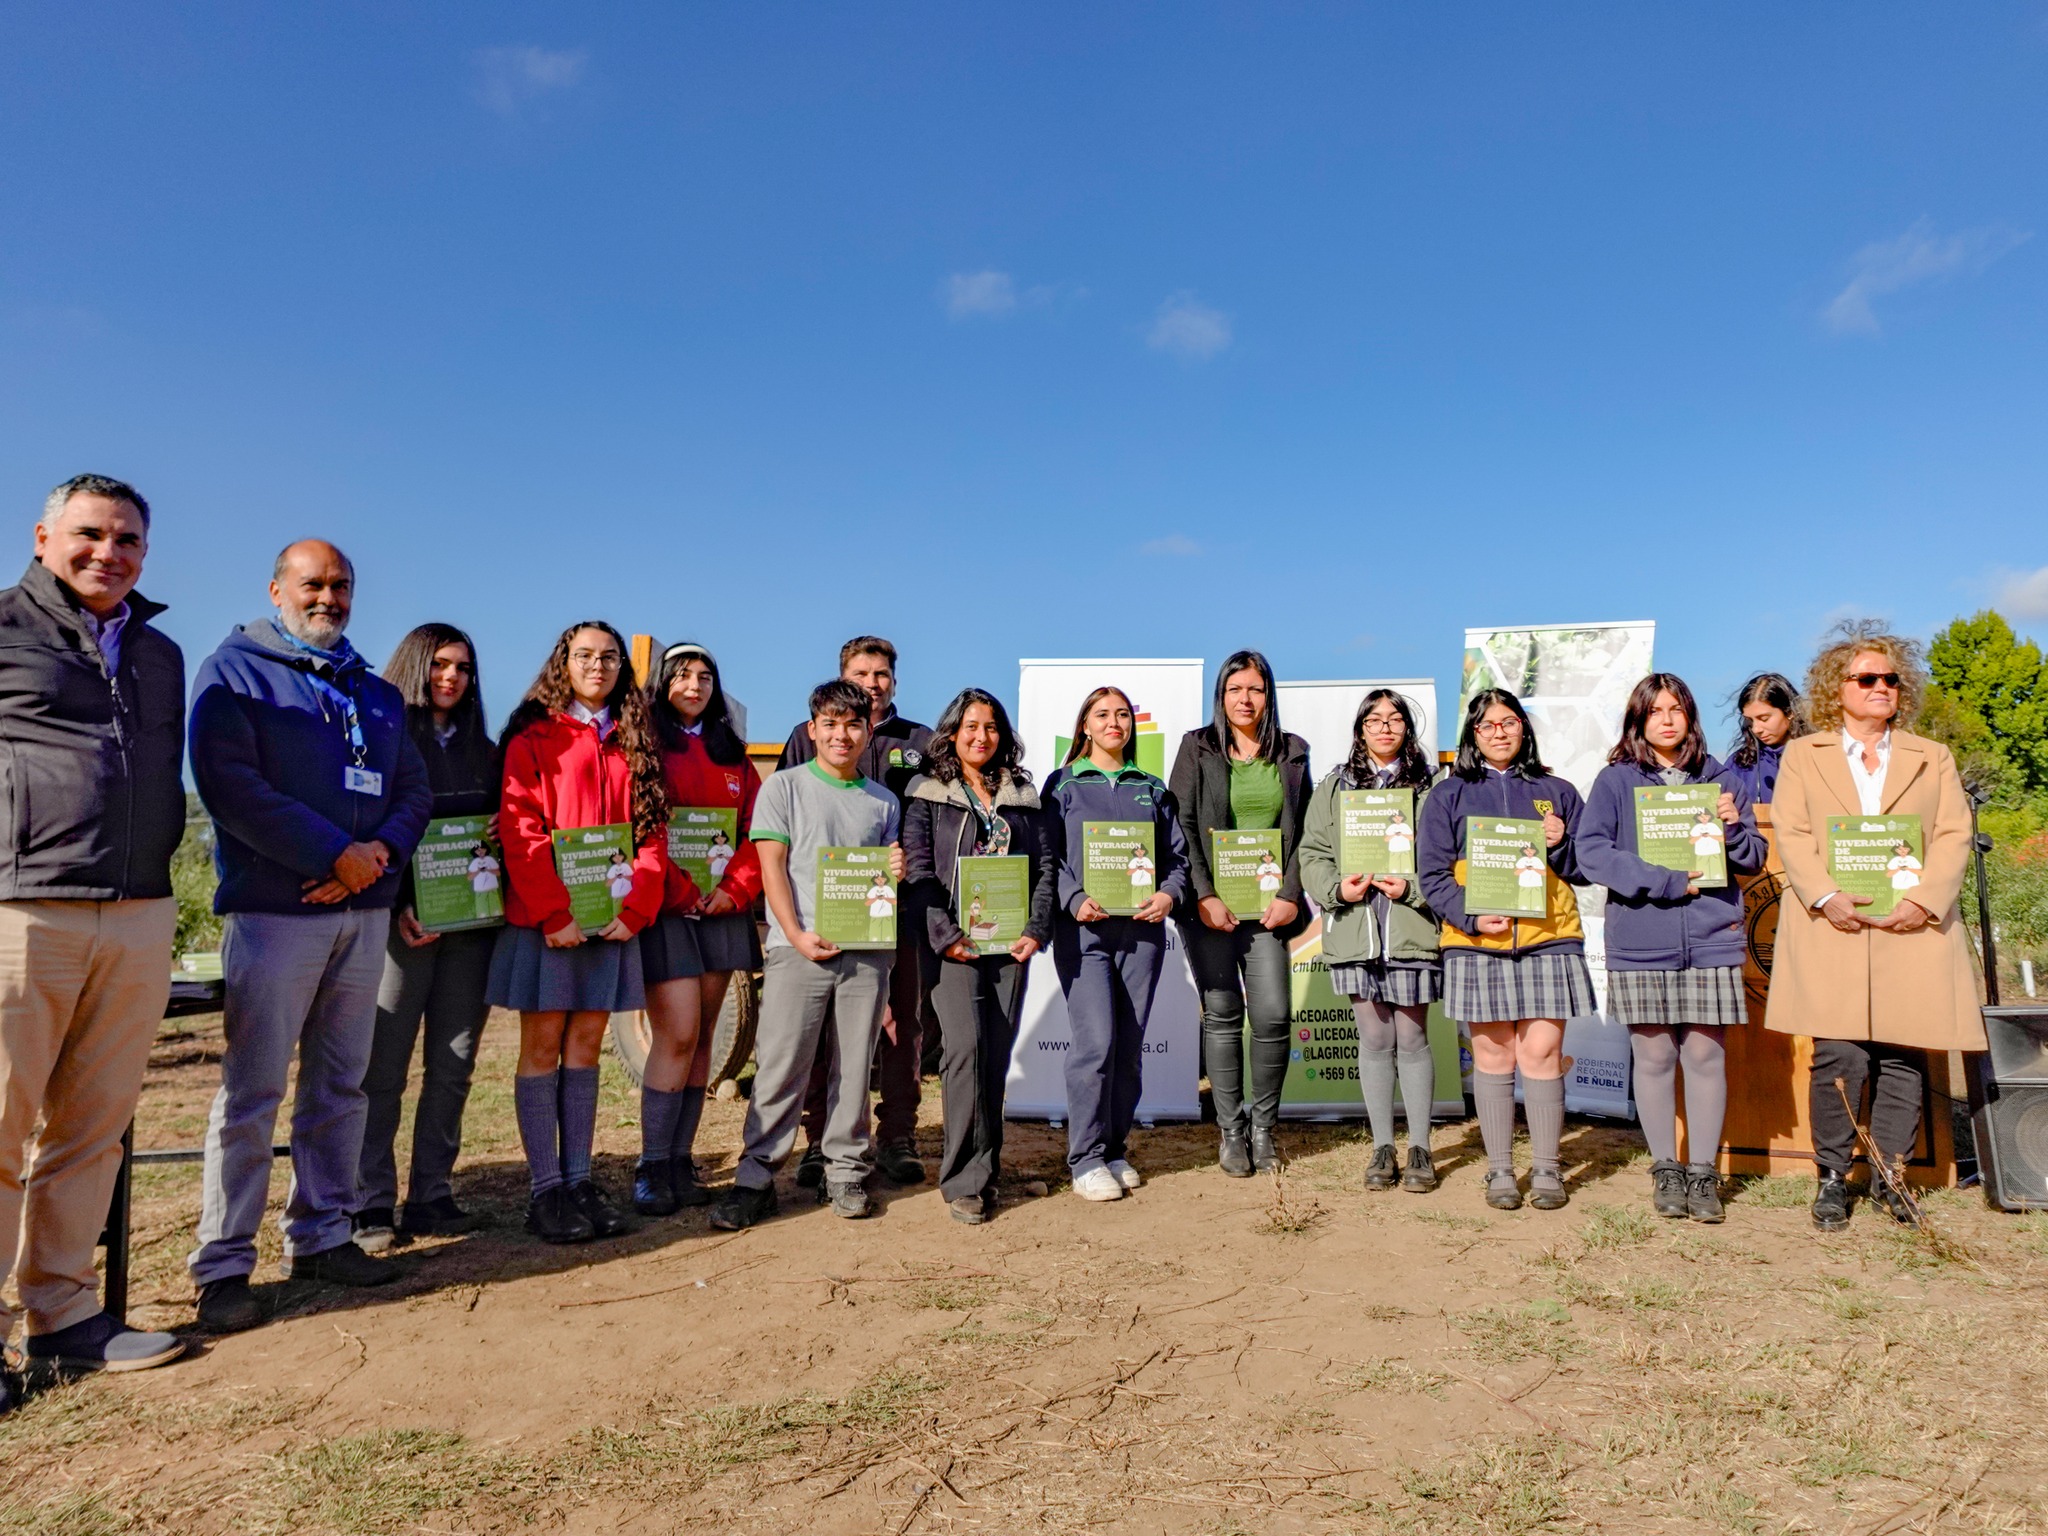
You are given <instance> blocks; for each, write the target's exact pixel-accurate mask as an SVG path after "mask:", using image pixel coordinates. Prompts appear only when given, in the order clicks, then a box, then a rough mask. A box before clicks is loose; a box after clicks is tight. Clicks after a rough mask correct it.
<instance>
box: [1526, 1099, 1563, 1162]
mask: <svg viewBox="0 0 2048 1536" xmlns="http://www.w3.org/2000/svg"><path fill="white" fill-rule="evenodd" d="M1522 1112H1523V1113H1524V1114H1525V1115H1527V1116H1528V1118H1529V1162H1530V1165H1531V1167H1532V1168H1534V1169H1535V1171H1537V1172H1538V1173H1543V1172H1549V1173H1555V1172H1557V1148H1558V1143H1559V1142H1561V1141H1563V1140H1564V1079H1563V1078H1561V1077H1525V1078H1523V1079H1522Z"/></svg>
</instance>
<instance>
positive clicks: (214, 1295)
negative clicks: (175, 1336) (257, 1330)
mask: <svg viewBox="0 0 2048 1536" xmlns="http://www.w3.org/2000/svg"><path fill="white" fill-rule="evenodd" d="M268 1316H269V1313H267V1312H266V1311H264V1308H263V1303H262V1302H260V1301H258V1300H257V1299H256V1293H255V1292H254V1291H252V1290H250V1289H249V1277H248V1276H247V1275H229V1276H228V1277H227V1278H226V1279H225V1280H209V1281H207V1282H206V1284H204V1285H202V1286H201V1287H199V1326H200V1328H201V1330H202V1331H204V1332H206V1333H241V1332H243V1331H245V1330H246V1329H250V1328H254V1327H256V1326H257V1325H258V1324H260V1323H262V1322H263V1321H264V1320H265V1319H266V1318H267V1317H268Z"/></svg>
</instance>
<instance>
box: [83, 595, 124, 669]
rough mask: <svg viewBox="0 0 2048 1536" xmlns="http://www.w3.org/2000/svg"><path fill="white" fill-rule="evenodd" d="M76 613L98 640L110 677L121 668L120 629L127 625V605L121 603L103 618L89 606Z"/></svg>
mask: <svg viewBox="0 0 2048 1536" xmlns="http://www.w3.org/2000/svg"><path fill="white" fill-rule="evenodd" d="M78 614H79V617H80V618H82V619H84V620H85V627H86V628H87V629H90V630H91V631H92V634H93V639H95V640H97V641H98V642H99V647H100V655H102V656H104V657H105V658H106V661H107V675H108V676H110V677H111V676H112V675H113V674H114V673H116V672H118V671H120V670H121V631H122V630H124V629H126V628H127V627H128V605H127V604H126V603H123V604H122V605H121V606H120V607H118V608H116V609H115V610H114V611H113V613H112V614H110V615H109V616H108V617H106V618H104V619H103V618H100V617H99V616H98V615H97V614H95V613H94V612H93V611H92V610H91V609H90V608H80V609H79V610H78Z"/></svg>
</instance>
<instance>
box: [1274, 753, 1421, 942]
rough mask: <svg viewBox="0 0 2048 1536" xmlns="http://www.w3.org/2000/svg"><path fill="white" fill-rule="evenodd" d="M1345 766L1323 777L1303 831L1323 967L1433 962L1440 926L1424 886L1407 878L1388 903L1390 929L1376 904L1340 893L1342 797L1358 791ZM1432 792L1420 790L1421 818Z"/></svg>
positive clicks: (1305, 872)
mask: <svg viewBox="0 0 2048 1536" xmlns="http://www.w3.org/2000/svg"><path fill="white" fill-rule="evenodd" d="M1356 788H1358V786H1357V785H1356V784H1354V783H1352V782H1351V779H1350V774H1349V771H1348V770H1347V769H1346V768H1345V767H1344V766H1343V765H1341V764H1340V765H1339V766H1338V767H1336V768H1334V769H1332V770H1331V771H1330V772H1329V773H1327V774H1325V775H1323V781H1322V782H1321V783H1320V784H1318V785H1316V789H1315V793H1314V794H1313V795H1311V796H1310V797H1309V802H1308V817H1307V819H1306V820H1305V821H1304V822H1303V823H1302V829H1301V886H1302V889H1303V890H1305V891H1306V892H1308V894H1309V896H1310V898H1311V899H1312V900H1313V901H1314V902H1315V904H1316V906H1317V907H1318V908H1320V909H1321V912H1322V924H1323V963H1324V964H1325V965H1361V964H1363V963H1364V962H1366V961H1368V960H1434V959H1435V958H1436V956H1437V933H1438V923H1437V919H1436V914H1435V913H1433V912H1431V911H1430V910H1429V903H1428V902H1426V901H1424V900H1423V899H1422V886H1421V884H1420V883H1419V882H1418V881H1417V880H1416V878H1415V877H1414V876H1413V875H1410V876H1408V889H1407V890H1405V891H1404V892H1402V893H1401V899H1400V900H1399V901H1390V902H1388V903H1387V931H1386V932H1385V933H1384V934H1382V933H1381V932H1380V925H1379V923H1378V922H1377V921H1376V920H1375V919H1374V917H1373V913H1372V902H1371V901H1370V900H1369V899H1368V900H1366V901H1358V902H1347V901H1345V900H1344V898H1343V897H1342V896H1341V895H1339V894H1338V892H1339V889H1340V887H1342V885H1343V884H1344V877H1343V876H1342V875H1341V874H1339V873H1338V872H1337V840H1338V830H1337V829H1338V817H1337V795H1338V792H1339V791H1341V790H1346V789H1356ZM1428 794H1429V790H1428V789H1427V788H1423V789H1418V790H1417V791H1415V819H1416V822H1417V824H1418V825H1419V824H1420V823H1421V820H1422V802H1423V800H1424V799H1425V798H1427V796H1428Z"/></svg>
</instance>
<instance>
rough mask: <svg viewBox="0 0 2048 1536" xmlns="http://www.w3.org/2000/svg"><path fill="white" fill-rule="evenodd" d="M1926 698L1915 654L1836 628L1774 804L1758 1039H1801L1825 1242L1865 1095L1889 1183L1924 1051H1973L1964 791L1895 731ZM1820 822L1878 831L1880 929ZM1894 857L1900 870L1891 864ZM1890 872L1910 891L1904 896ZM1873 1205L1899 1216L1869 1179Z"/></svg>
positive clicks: (1880, 637)
mask: <svg viewBox="0 0 2048 1536" xmlns="http://www.w3.org/2000/svg"><path fill="white" fill-rule="evenodd" d="M1926 687H1927V668H1926V663H1925V662H1924V660H1923V659H1922V656H1921V652H1920V647H1919V646H1918V644H1916V643H1915V642H1913V641H1910V640H1905V639H1902V638H1900V637H1899V636H1897V635H1889V634H1885V633H1883V632H1881V630H1880V629H1879V627H1878V626H1876V625H1871V624H1849V625H1843V626H1842V627H1841V628H1840V629H1839V630H1838V631H1837V632H1836V636H1835V637H1834V639H1833V640H1832V642H1831V643H1830V644H1829V645H1828V646H1827V647H1826V648H1825V649H1823V650H1822V651H1821V653H1820V655H1819V656H1818V657H1816V658H1815V659H1814V663H1813V666H1812V668H1811V669H1810V670H1809V671H1808V672H1807V674H1806V696H1807V699H1808V700H1809V707H1810V708H1811V709H1812V711H1813V723H1814V728H1815V729H1814V734H1813V735H1811V736H1805V737H1802V738H1800V739H1799V740H1797V741H1794V742H1793V743H1792V744H1791V745H1790V746H1788V747H1787V748H1786V749H1785V760H1784V767H1783V769H1782V771H1781V772H1780V774H1779V777H1778V787H1777V798H1776V799H1775V800H1774V801H1773V802H1772V813H1773V816H1774V817H1775V819H1776V825H1777V832H1778V854H1779V857H1780V858H1782V859H1783V860H1784V861H1785V874H1786V876H1787V878H1788V879H1789V880H1790V882H1791V887H1792V888H1791V891H1790V893H1788V896H1787V899H1786V900H1785V902H1784V903H1783V904H1782V908H1781V912H1782V915H1781V916H1780V917H1779V919H1778V949H1777V956H1776V964H1775V966H1774V967H1773V969H1772V972H1771V995H1770V1002H1769V1004H1768V1005H1767V1010H1766V1014H1765V1018H1764V1027H1765V1028H1766V1029H1774V1030H1779V1031H1781V1032H1783V1033H1785V1034H1793V1035H1806V1036H1809V1037H1811V1038H1812V1040H1813V1076H1812V1080H1811V1083H1810V1085H1809V1091H1810V1093H1811V1095H1812V1099H1811V1106H1810V1107H1811V1112H1812V1117H1813V1160H1814V1163H1815V1165H1816V1169H1817V1171H1818V1173H1819V1175H1820V1182H1819V1187H1818V1188H1817V1189H1816V1191H1815V1194H1814V1201H1813V1221H1814V1225H1815V1226H1817V1227H1819V1228H1820V1229H1821V1230H1823V1231H1833V1230H1835V1229H1837V1228H1839V1227H1842V1226H1845V1225H1846V1224H1847V1223H1848V1220H1849V1204H1850V1195H1849V1186H1848V1174H1849V1165H1850V1163H1851V1161H1852V1160H1853V1159H1854V1157H1855V1154H1856V1121H1855V1115H1856V1113H1857V1110H1858V1108H1859V1106H1860V1104H1861V1101H1862V1099H1863V1091H1864V1088H1865V1085H1866V1084H1867V1085H1868V1086H1869V1089H1870V1139H1871V1140H1872V1141H1874V1142H1875V1143H1876V1144H1877V1148H1878V1151H1879V1152H1880V1153H1882V1154H1883V1156H1884V1158H1885V1160H1886V1161H1887V1162H1888V1163H1890V1164H1891V1165H1892V1169H1893V1172H1894V1173H1895V1174H1902V1173H1903V1164H1904V1163H1905V1160H1906V1159H1907V1158H1908V1157H1909V1156H1910V1155H1911V1154H1912V1151H1913V1145H1914V1142H1915V1140H1916V1139H1917V1138H1918V1136H1919V1132H1920V1104H1921V1097H1922V1092H1923V1088H1924V1084H1925V1071H1926V1067H1925V1059H1924V1053H1925V1052H1929V1051H1981V1050H1983V1049H1984V1048H1985V1039H1984V1021H1983V1018H1982V1016H1981V1015H1980V1014H1979V1013H1978V1011H1977V1009H1978V1003H1977V973H1976V968H1975V966H1974V965H1973V964H1972V962H1971V956H1970V945H1969V939H1968V937H1967V935H1966V934H1965V933H1964V930H1963V919H1962V913H1961V911H1960V910H1959V908H1958V906H1957V897H1958V895H1959V894H1960V892H1961V890H1962V884H1963V875H1964V871H1965V869H1966V868H1967V866H1968V863H1969V857H1970V832H1971V828H1970V798H1969V794H1968V792H1967V791H1965V790H1964V788H1963V781H1962V779H1961V777H1960V776H1959V775H1958V774H1957V772H1956V762H1955V757H1954V756H1953V754H1951V753H1950V751H1949V749H1948V748H1947V747H1945V746H1942V745H1941V744H1940V743H1939V742H1935V741H1930V740H1928V739H1927V738H1926V737H1924V736H1915V735H1911V734H1909V733H1908V732H1907V730H1906V729H1905V727H1906V726H1907V725H1908V724H1910V723H1911V721H1912V720H1913V718H1914V716H1915V715H1916V714H1917V713H1918V712H1919V708H1920V701H1921V699H1922V698H1923V697H1924V696H1925V693H1926ZM1831 822H1834V823H1838V824H1839V823H1844V822H1846V823H1848V824H1849V825H1850V826H1851V827H1853V828H1854V829H1855V830H1856V831H1858V832H1862V831H1863V830H1864V828H1863V826H1862V825H1859V824H1872V825H1875V826H1877V827H1881V828H1883V829H1885V831H1884V834H1883V836H1884V838H1885V839H1886V841H1883V842H1880V843H1879V845H1878V853H1877V855H1876V856H1875V858H1874V862H1875V863H1877V864H1878V865H1879V866H1880V867H1879V869H1878V870H1877V871H1876V872H1875V879H1876V880H1877V881H1878V882H1879V885H1880V888H1882V889H1883V891H1884V894H1885V895H1886V896H1891V897H1893V898H1894V900H1893V904H1892V907H1891V910H1890V911H1889V912H1886V913H1885V914H1884V915H1883V916H1878V915H1876V911H1877V910H1879V909H1881V903H1880V902H1878V901H1877V900H1874V899H1873V897H1872V896H1870V895H1861V894H1852V893H1851V892H1850V891H1849V890H1847V889H1845V888H1844V887H1845V883H1846V881H1845V877H1844V876H1843V875H1842V874H1841V873H1839V872H1838V871H1837V870H1834V869H1831V867H1830V865H1831V860H1830V857H1829V853H1830V837H1829V824H1830V823H1831ZM1902 826H1904V827H1907V828H1912V829H1916V830H1914V832H1913V833H1912V835H1913V836H1916V837H1917V838H1918V840H1919V847H1920V851H1919V852H1918V853H1917V854H1916V853H1915V852H1914V843H1913V842H1912V841H1911V840H1907V841H1905V842H1904V844H1903V846H1904V848H1905V853H1904V854H1903V855H1901V854H1900V853H1899V852H1898V848H1899V846H1900V845H1899V844H1898V843H1895V842H1890V841H1889V839H1890V837H1892V836H1893V835H1895V834H1896V833H1897V832H1898V830H1899V829H1900V828H1901V827H1902ZM1866 835H1867V834H1866ZM1902 858H1903V860H1905V861H1910V862H1900V863H1896V866H1895V861H1899V860H1901V859H1902ZM1911 865H1918V866H1919V867H1918V868H1914V867H1911ZM1901 875H1904V876H1909V877H1911V879H1912V880H1913V882H1914V883H1912V884H1910V885H1908V886H1906V887H1905V888H1904V889H1903V890H1901V889H1900V888H1899V886H1898V880H1899V878H1900V876H1901ZM1858 883H1861V882H1858ZM1795 897H1796V898H1797V899H1796V900H1795V899H1793V898H1795ZM1845 1098H1846V1100H1847V1102H1846V1103H1844V1099H1845ZM1870 1193H1871V1198H1872V1199H1874V1200H1876V1201H1877V1202H1878V1203H1879V1204H1880V1205H1881V1206H1883V1207H1884V1208H1885V1209H1886V1210H1887V1211H1888V1212H1890V1214H1891V1215H1892V1216H1894V1217H1895V1218H1897V1219H1899V1220H1901V1221H1903V1220H1906V1219H1907V1217H1908V1214H1909V1213H1908V1211H1907V1208H1906V1207H1905V1205H1904V1203H1903V1202H1901V1201H1899V1200H1898V1199H1897V1198H1896V1197H1895V1196H1894V1195H1893V1194H1892V1192H1891V1190H1890V1189H1889V1188H1888V1187H1887V1185H1886V1184H1885V1182H1884V1181H1883V1180H1882V1179H1881V1178H1876V1177H1873V1180H1872V1184H1871V1191H1870Z"/></svg>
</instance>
